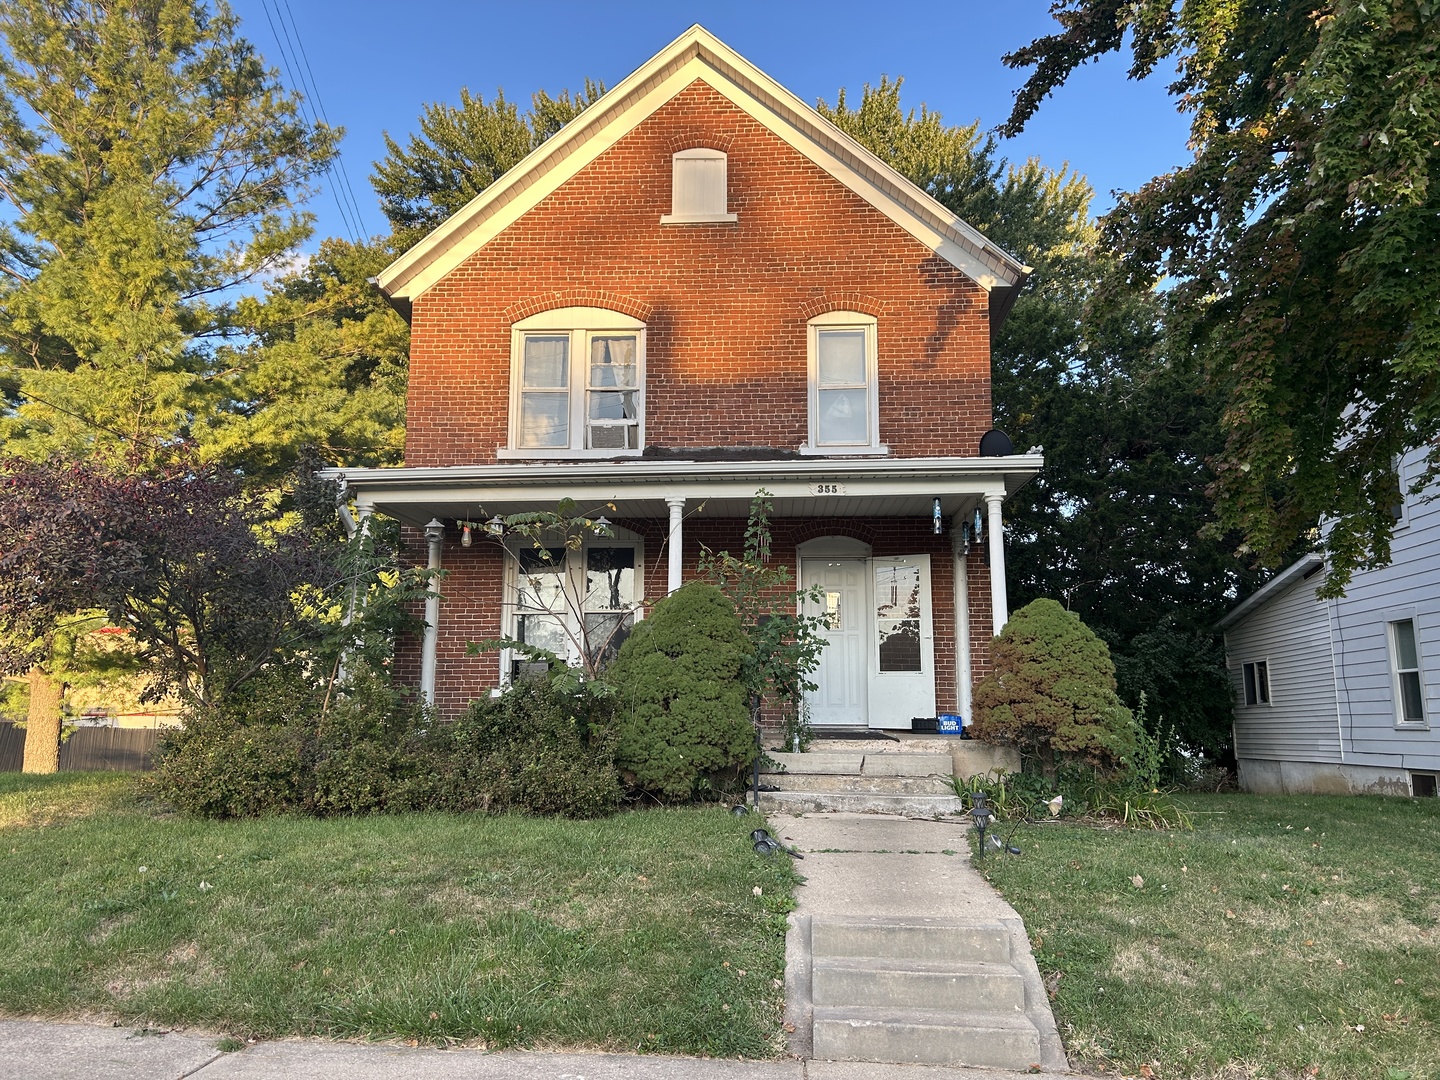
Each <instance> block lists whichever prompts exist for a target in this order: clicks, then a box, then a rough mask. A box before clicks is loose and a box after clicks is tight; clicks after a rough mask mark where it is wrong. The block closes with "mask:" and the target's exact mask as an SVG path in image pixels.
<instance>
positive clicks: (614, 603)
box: [502, 530, 645, 681]
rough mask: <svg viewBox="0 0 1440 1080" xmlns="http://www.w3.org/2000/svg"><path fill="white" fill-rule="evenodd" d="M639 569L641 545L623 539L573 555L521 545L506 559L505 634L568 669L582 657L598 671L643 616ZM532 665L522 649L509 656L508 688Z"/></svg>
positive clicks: (595, 543)
mask: <svg viewBox="0 0 1440 1080" xmlns="http://www.w3.org/2000/svg"><path fill="white" fill-rule="evenodd" d="M620 531H622V532H623V531H624V530H620ZM631 535H633V534H631ZM644 565H645V562H644V551H643V547H642V544H641V542H640V541H639V540H638V539H628V538H625V537H614V538H612V537H596V538H594V539H592V540H590V541H587V542H586V543H585V544H584V545H583V546H582V547H580V548H578V549H573V550H572V549H569V548H566V547H564V546H546V547H543V548H536V547H533V546H525V547H521V548H519V549H518V550H515V551H512V552H510V553H509V556H508V557H507V559H506V587H505V592H506V601H507V602H506V605H505V608H506V610H505V633H506V634H507V635H508V636H509V637H512V638H514V639H515V640H516V641H520V642H524V643H525V644H526V645H533V646H535V647H536V648H540V649H544V650H546V651H548V652H552V653H554V654H555V655H556V656H559V657H561V658H563V659H564V660H565V662H566V663H568V664H571V665H579V664H580V663H581V660H582V653H583V656H584V657H587V658H588V659H589V660H591V661H592V662H595V663H598V664H599V666H602V667H603V666H604V665H605V664H606V663H608V662H609V661H610V660H612V659H613V658H614V657H615V654H616V653H618V652H619V651H620V646H621V645H622V644H624V641H625V639H626V638H627V637H629V636H630V631H631V630H632V629H633V628H634V626H635V620H636V619H637V618H639V616H640V614H641V610H640V608H641V601H642V600H643V598H644V574H643V568H644ZM533 665H534V661H530V660H527V659H526V658H525V657H524V656H523V655H522V654H521V653H520V651H519V650H510V651H508V652H507V653H506V654H505V656H504V661H503V664H502V671H503V673H504V675H505V677H506V680H507V681H510V680H513V679H516V678H520V677H523V676H524V675H525V674H526V673H527V672H528V671H529V670H531V668H532V666H533ZM537 670H538V668H537Z"/></svg>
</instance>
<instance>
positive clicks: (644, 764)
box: [605, 581, 755, 801]
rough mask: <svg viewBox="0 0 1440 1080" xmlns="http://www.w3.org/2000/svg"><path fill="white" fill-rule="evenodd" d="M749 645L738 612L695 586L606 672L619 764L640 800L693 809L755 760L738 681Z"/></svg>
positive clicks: (712, 591) (661, 609)
mask: <svg viewBox="0 0 1440 1080" xmlns="http://www.w3.org/2000/svg"><path fill="white" fill-rule="evenodd" d="M751 655H752V650H751V648H750V643H749V641H747V639H746V637H745V631H744V629H743V628H742V627H741V625H740V619H739V617H738V616H737V615H736V614H735V608H734V605H733V604H731V602H730V601H729V600H728V599H726V597H725V596H724V594H722V593H721V592H720V590H719V589H717V588H716V587H715V586H714V585H709V584H706V583H704V582H699V581H692V582H690V583H689V584H687V585H685V586H683V587H681V588H680V589H678V590H676V591H675V592H673V593H671V594H670V595H669V596H667V597H666V598H665V599H663V600H661V601H660V602H659V603H657V604H656V605H655V607H654V609H653V610H652V611H651V612H650V617H649V618H647V619H645V620H643V621H642V622H640V623H639V624H637V625H636V627H635V630H634V632H633V633H632V634H631V635H630V637H629V638H628V639H627V640H626V642H625V644H624V645H622V646H621V648H620V655H619V656H617V657H616V658H615V662H614V663H612V664H611V665H610V666H609V667H608V668H607V669H606V671H605V680H606V681H607V682H608V683H610V685H611V686H612V687H614V688H615V695H616V701H617V708H618V711H617V714H616V722H617V725H618V733H619V742H618V744H617V746H616V750H615V762H616V765H617V766H618V767H619V769H620V772H621V776H622V777H623V778H624V779H625V782H626V783H627V784H628V785H629V786H631V787H632V788H634V789H635V790H637V791H639V792H642V793H644V794H647V795H653V796H655V797H657V798H661V799H666V800H672V801H673V800H679V799H688V798H691V797H693V796H694V795H695V793H696V792H697V790H699V789H700V788H701V787H702V785H703V784H704V783H706V782H711V781H712V778H713V779H718V780H724V779H727V778H730V777H733V776H734V775H735V774H736V773H737V771H738V770H739V769H741V768H743V767H744V766H746V765H748V764H749V763H750V762H751V761H752V760H753V759H754V755H755V745H754V734H753V731H752V728H751V726H750V718H749V712H748V710H747V709H746V704H745V684H744V683H743V682H742V681H741V673H742V671H743V670H744V666H745V662H746V659H747V657H749V656H751Z"/></svg>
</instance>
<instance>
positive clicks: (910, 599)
mask: <svg viewBox="0 0 1440 1080" xmlns="http://www.w3.org/2000/svg"><path fill="white" fill-rule="evenodd" d="M875 632H876V635H877V637H878V638H879V642H880V670H881V671H882V672H887V671H893V672H916V671H920V670H921V668H922V660H921V655H922V654H921V649H920V568H919V567H918V566H910V565H906V564H903V563H899V564H885V565H881V566H876V567H875Z"/></svg>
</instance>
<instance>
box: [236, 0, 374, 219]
mask: <svg viewBox="0 0 1440 1080" xmlns="http://www.w3.org/2000/svg"><path fill="white" fill-rule="evenodd" d="M271 2H272V0H260V6H261V8H262V9H263V10H264V12H265V21H266V22H267V23H269V24H270V34H271V36H272V37H274V39H275V47H276V48H277V49H278V50H279V51H280V66H281V67H282V68H283V69H284V72H285V78H286V81H287V82H288V83H290V85H291V86H298V87H299V91H300V113H301V116H302V117H303V118H304V119H306V120H307V121H309V123H310V124H311V125H318V123H319V122H320V121H319V118H318V116H317V114H316V112H315V108H314V106H313V105H312V104H311V103H310V97H309V94H307V93H306V89H305V82H304V73H303V72H301V71H300V68H299V64H298V63H297V62H296V61H295V60H294V59H293V58H292V56H291V53H290V51H289V50H288V49H287V47H286V46H287V44H288V42H289V32H288V31H287V30H285V26H284V22H283V20H281V25H280V28H279V29H277V28H276V25H275V23H276V20H277V19H280V11H279V7H278V5H277V7H276V9H275V12H274V14H273V15H272V14H271V11H270V5H271ZM282 31H284V36H283V38H282ZM337 157H338V155H337ZM325 172H326V174H327V175H329V176H330V177H331V178H332V180H333V179H334V175H335V174H334V166H333V165H327V166H326V167H325ZM330 195H331V197H332V198H333V199H334V200H335V208H336V209H337V210H339V211H340V220H341V221H342V222H343V223H344V225H345V232H346V233H347V235H348V236H349V237H350V240H351V242H352V243H359V242H360V232H359V229H358V228H357V227H356V226H355V225H354V224H352V222H351V220H350V214H349V212H348V209H347V207H346V204H345V199H344V193H343V192H342V191H341V188H340V185H339V184H338V183H332V184H331V186H330Z"/></svg>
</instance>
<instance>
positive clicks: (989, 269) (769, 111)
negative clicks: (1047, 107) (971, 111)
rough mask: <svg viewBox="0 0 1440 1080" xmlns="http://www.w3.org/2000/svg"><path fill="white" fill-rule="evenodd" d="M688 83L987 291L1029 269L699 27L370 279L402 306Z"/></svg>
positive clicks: (1022, 275)
mask: <svg viewBox="0 0 1440 1080" xmlns="http://www.w3.org/2000/svg"><path fill="white" fill-rule="evenodd" d="M697 79H698V80H700V81H702V82H704V83H706V84H707V85H709V86H711V87H712V88H713V89H714V90H715V91H716V92H717V93H719V94H720V95H721V96H723V97H724V98H726V99H727V100H728V101H730V102H731V103H733V104H734V105H735V106H736V107H737V108H739V109H741V110H742V111H744V112H745V113H747V114H748V115H749V116H751V117H752V118H753V119H755V120H756V121H757V122H758V123H760V124H761V125H762V126H764V127H765V128H767V129H768V130H770V131H771V132H773V133H774V134H775V135H776V136H777V137H778V138H780V139H781V140H782V141H784V142H786V143H788V144H789V145H790V146H792V147H794V149H795V150H796V151H798V152H799V153H800V154H802V155H803V156H804V157H806V158H808V159H809V160H811V161H813V162H814V163H815V164H817V165H818V166H820V168H822V169H824V170H825V171H826V172H827V173H829V174H830V175H831V176H833V177H834V178H835V179H836V180H838V181H839V182H840V183H842V184H843V185H844V186H845V187H847V188H849V189H850V190H851V191H853V192H855V194H857V195H859V196H860V197H861V198H863V199H864V200H865V201H866V202H868V203H870V204H871V205H872V206H874V207H875V208H876V209H877V210H879V211H880V212H881V213H883V214H884V215H885V216H886V217H888V218H889V219H890V220H891V221H893V222H895V224H896V225H898V226H899V227H900V228H902V229H904V230H905V231H906V232H908V233H909V234H910V235H911V236H913V237H915V239H916V240H918V241H919V242H920V243H922V244H924V245H925V246H926V247H927V248H929V249H930V250H931V251H934V252H935V253H936V255H938V256H939V257H940V258H942V259H944V260H945V261H946V262H949V263H951V264H952V265H954V266H955V267H957V268H959V269H960V270H961V271H962V272H963V273H964V274H966V276H968V277H970V278H971V279H972V280H974V281H975V282H976V283H977V284H979V285H980V286H981V287H982V288H984V289H986V290H987V291H989V290H991V289H995V288H1007V287H1011V286H1015V285H1018V284H1019V283H1020V282H1021V281H1023V280H1024V278H1025V277H1026V276H1027V275H1028V273H1029V272H1030V268H1029V267H1027V266H1025V265H1023V264H1022V263H1020V262H1019V261H1018V260H1016V259H1015V258H1014V257H1013V256H1011V255H1009V254H1007V253H1006V252H1004V251H1002V250H1001V249H1000V248H998V247H996V246H995V245H994V244H992V243H991V242H990V241H989V240H987V239H985V237H984V236H982V235H981V234H980V233H979V232H977V231H976V230H975V229H974V228H972V227H971V226H969V225H967V224H966V223H965V222H964V221H962V220H960V219H959V218H957V217H956V216H955V215H954V214H952V213H951V212H950V211H949V210H947V209H946V208H945V207H944V206H942V205H941V204H940V203H939V202H938V201H936V200H935V199H934V198H932V197H931V196H930V195H928V194H926V193H925V192H924V191H922V190H921V189H920V188H918V187H917V186H915V185H914V184H913V183H911V182H910V181H909V180H907V179H906V178H905V177H904V176H902V175H901V174H900V173H899V172H897V171H896V170H895V169H893V168H891V167H890V166H889V165H887V164H885V162H883V161H881V160H880V159H879V158H878V157H876V156H875V155H874V154H872V153H871V152H870V151H869V150H866V149H865V148H864V147H863V146H861V145H860V144H859V143H858V142H856V141H855V140H854V139H852V138H850V136H848V135H846V134H845V133H844V132H842V131H841V130H840V129H839V128H837V127H835V125H834V124H832V123H830V122H829V121H828V120H826V119H825V118H824V117H822V116H821V115H820V114H819V113H817V112H816V111H815V110H814V109H812V108H811V107H810V106H808V105H806V104H805V103H804V102H803V101H801V100H800V99H799V98H798V97H796V96H795V95H794V94H792V93H791V92H790V91H789V90H786V89H785V88H784V87H783V86H781V85H780V84H779V83H777V82H775V80H773V79H771V78H770V77H769V76H768V75H766V74H765V73H764V72H762V71H760V70H759V69H758V68H756V67H755V66H754V65H753V64H751V63H750V62H749V61H748V60H746V59H745V58H744V57H742V56H740V55H739V54H738V53H736V52H735V51H734V50H732V49H731V48H730V47H729V46H727V45H725V44H724V43H722V42H721V41H720V40H719V39H717V38H716V37H715V36H714V35H712V34H711V33H710V32H709V31H707V30H705V29H704V28H703V27H700V26H698V25H697V26H692V27H691V28H690V29H689V30H687V31H685V33H683V34H681V35H680V37H678V38H676V39H675V41H673V42H672V43H671V44H670V45H668V46H666V47H665V48H664V49H663V50H661V52H660V53H658V54H657V55H656V56H654V57H653V58H652V59H650V60H649V61H647V62H646V63H645V64H643V65H642V66H641V67H640V68H639V69H637V70H636V71H634V72H632V73H631V74H630V75H629V76H627V77H626V78H625V79H623V80H622V81H621V82H620V83H618V84H617V85H616V86H615V87H613V88H612V89H611V90H609V91H608V92H607V93H606V94H605V95H604V96H603V97H602V98H600V100H598V101H597V102H596V103H595V104H593V105H591V106H590V107H589V108H588V109H586V110H585V111H584V112H582V113H581V114H580V115H579V116H578V117H576V118H575V119H574V120H572V121H571V122H570V123H568V124H566V125H565V126H564V127H563V128H561V129H560V131H559V132H558V133H557V134H556V135H554V136H553V137H552V138H550V139H548V140H546V141H545V142H544V143H542V144H541V145H540V146H538V147H537V148H536V149H535V150H533V151H531V152H530V154H529V155H527V156H526V157H525V158H524V159H523V160H522V161H520V163H519V164H517V165H516V166H515V167H514V168H513V169H511V170H510V171H509V172H508V173H506V174H505V175H504V176H502V177H501V178H500V179H499V180H497V181H496V182H495V183H493V184H491V185H490V186H489V187H488V188H486V189H485V190H484V191H482V192H481V193H480V194H479V195H477V196H476V197H475V198H474V199H472V200H471V201H470V202H469V203H467V204H466V205H465V206H463V207H462V208H461V209H460V210H458V211H456V213H455V214H453V215H452V216H451V217H450V219H449V220H447V221H446V222H445V223H444V224H443V225H441V226H440V227H439V228H437V229H435V230H434V231H433V232H432V233H430V234H429V235H428V236H426V237H425V239H423V240H421V241H420V242H419V243H418V244H416V245H415V246H414V247H413V248H411V249H410V250H409V251H407V252H406V253H405V254H404V255H402V256H401V257H400V258H398V259H396V260H395V261H394V262H393V263H391V264H390V265H389V266H388V267H386V268H385V269H384V270H383V271H382V272H381V273H380V275H379V279H378V280H379V284H380V287H381V288H382V289H383V290H384V291H385V293H386V295H388V296H392V297H404V298H408V299H410V300H412V301H413V300H414V299H415V298H416V297H418V296H420V295H421V294H422V293H424V292H425V290H426V289H428V288H430V287H431V286H432V285H434V284H435V283H436V282H438V281H439V280H440V279H441V278H443V277H445V275H446V274H448V273H450V271H452V270H454V269H455V268H456V267H457V266H459V265H460V264H461V263H462V262H463V261H464V260H465V259H466V258H468V257H469V256H470V255H471V254H473V253H474V252H475V251H478V250H479V249H480V248H481V247H483V246H484V245H485V244H487V243H488V242H489V241H490V240H492V239H493V238H494V237H495V236H497V235H498V234H499V233H500V232H502V231H503V230H504V229H506V228H508V227H509V226H510V225H512V224H514V223H515V221H517V220H518V219H519V218H520V217H521V216H522V215H524V214H525V213H527V212H528V211H530V210H532V209H533V208H534V207H535V206H537V205H539V203H540V202H541V200H543V199H544V198H545V197H546V196H548V195H549V194H551V193H552V192H554V191H555V190H556V189H558V188H559V187H560V185H562V184H563V183H565V182H566V181H567V180H569V179H570V178H571V177H573V176H574V175H575V174H576V173H578V172H579V171H580V170H581V169H583V168H585V167H586V166H587V165H589V164H590V163H591V162H593V161H594V160H595V159H596V158H598V157H599V156H600V155H601V154H603V153H605V151H607V150H609V149H610V148H611V147H612V146H614V145H615V144H616V143H617V142H619V141H620V139H622V138H624V137H625V136H626V135H628V134H629V133H630V132H631V131H633V130H634V129H635V128H636V127H637V126H639V125H640V124H641V123H642V122H643V121H645V120H646V119H648V118H649V117H650V116H651V115H653V114H654V113H655V112H656V111H658V110H659V109H660V108H661V107H662V106H663V105H665V104H666V103H667V102H668V101H670V100H671V99H672V98H674V97H675V96H676V95H677V94H679V93H680V92H681V91H682V90H684V89H685V88H686V87H687V86H689V85H690V84H691V83H693V82H695V81H696V80H697Z"/></svg>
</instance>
